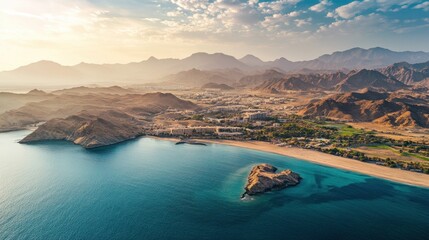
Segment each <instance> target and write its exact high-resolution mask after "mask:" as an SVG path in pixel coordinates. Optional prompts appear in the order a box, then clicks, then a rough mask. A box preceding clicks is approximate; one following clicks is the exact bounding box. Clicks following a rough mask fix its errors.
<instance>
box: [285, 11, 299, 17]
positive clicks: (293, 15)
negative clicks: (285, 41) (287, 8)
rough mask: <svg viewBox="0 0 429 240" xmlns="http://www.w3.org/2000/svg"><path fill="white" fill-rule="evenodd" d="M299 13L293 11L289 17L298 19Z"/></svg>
mask: <svg viewBox="0 0 429 240" xmlns="http://www.w3.org/2000/svg"><path fill="white" fill-rule="evenodd" d="M299 14H300V13H299V11H292V12H290V13H288V14H287V15H288V16H290V17H298V16H299Z"/></svg>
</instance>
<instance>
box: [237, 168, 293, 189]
mask: <svg viewBox="0 0 429 240" xmlns="http://www.w3.org/2000/svg"><path fill="white" fill-rule="evenodd" d="M276 171H277V168H276V167H274V166H272V165H270V164H266V163H264V164H259V165H256V166H254V167H253V168H252V171H250V174H249V177H248V179H247V184H246V187H245V188H244V189H245V190H246V192H245V193H244V194H243V196H242V197H245V195H256V194H261V193H264V192H268V191H272V190H278V189H283V188H287V187H289V186H295V185H297V184H298V183H299V182H300V180H301V177H300V176H299V174H297V173H295V172H292V170H290V169H286V170H283V171H281V172H279V173H276Z"/></svg>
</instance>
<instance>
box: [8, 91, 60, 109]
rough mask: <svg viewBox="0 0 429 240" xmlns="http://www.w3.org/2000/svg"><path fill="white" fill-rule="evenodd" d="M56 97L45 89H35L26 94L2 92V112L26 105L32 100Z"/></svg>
mask: <svg viewBox="0 0 429 240" xmlns="http://www.w3.org/2000/svg"><path fill="white" fill-rule="evenodd" d="M52 97H54V95H52V94H48V93H46V92H44V91H41V90H37V89H33V90H31V91H29V92H28V93H26V94H18V93H9V92H0V114H2V113H4V112H6V111H9V110H12V109H16V108H19V107H22V106H24V105H25V104H27V103H30V102H39V101H43V100H47V99H49V98H52Z"/></svg>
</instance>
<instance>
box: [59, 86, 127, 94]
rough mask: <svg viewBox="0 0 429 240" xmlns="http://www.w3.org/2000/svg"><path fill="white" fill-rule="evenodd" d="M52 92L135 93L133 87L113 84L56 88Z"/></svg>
mask: <svg viewBox="0 0 429 240" xmlns="http://www.w3.org/2000/svg"><path fill="white" fill-rule="evenodd" d="M51 93H52V94H56V95H59V94H72V95H85V94H91V93H97V94H121V95H122V94H130V93H134V90H132V89H125V88H122V87H119V86H111V87H85V86H81V87H74V88H67V89H62V90H56V91H53V92H51Z"/></svg>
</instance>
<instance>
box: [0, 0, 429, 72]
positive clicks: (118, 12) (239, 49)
mask: <svg viewBox="0 0 429 240" xmlns="http://www.w3.org/2000/svg"><path fill="white" fill-rule="evenodd" d="M0 19H1V21H0V32H1V33H2V34H1V39H2V44H1V46H0V50H1V51H2V53H3V54H4V55H6V56H9V57H8V58H2V59H1V60H0V71H3V70H11V69H14V68H16V67H19V66H22V65H26V64H29V63H32V62H37V61H40V60H51V61H55V62H58V63H60V64H62V65H75V64H78V63H80V62H88V63H97V64H100V63H128V62H135V61H142V60H144V59H147V58H149V57H150V56H155V57H157V58H170V57H171V58H184V57H187V56H189V55H191V54H192V53H195V52H208V53H215V52H222V53H225V54H228V55H232V56H235V57H237V58H240V57H242V56H244V55H246V54H252V55H255V56H257V57H259V58H261V59H262V60H265V61H267V60H273V59H277V58H280V57H285V58H287V59H288V60H291V61H301V60H309V59H314V58H317V57H318V56H320V55H323V54H329V53H332V52H335V51H343V50H346V49H350V48H354V47H361V48H365V49H367V48H372V47H383V48H387V49H390V50H393V51H425V52H428V51H429V46H428V45H427V44H426V40H427V39H428V37H429V31H424V30H425V29H426V30H427V29H428V28H429V4H428V2H427V1H420V0H407V1H397V0H392V1H384V0H361V1H340V2H339V1H336V2H334V1H329V0H322V1H317V0H316V1H301V0H277V1H258V0H250V1H238V0H216V1H209V0H201V1H198V0H192V1H183V0H171V1H165V0H160V1H156V0H153V1H144V2H143V1H131V0H128V1H121V2H120V3H118V2H115V1H108V0H106V1H102V0H78V1H73V2H71V1H66V0H60V1H52V0H44V1H38V2H37V3H35V2H32V1H29V0H21V1H15V2H8V3H3V4H2V9H1V10H0ZM410 35H412V36H413V37H412V38H410V37H409V36H410ZM404 43H406V44H404Z"/></svg>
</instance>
